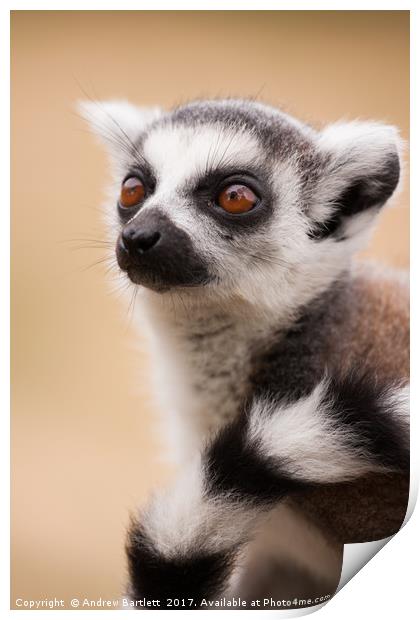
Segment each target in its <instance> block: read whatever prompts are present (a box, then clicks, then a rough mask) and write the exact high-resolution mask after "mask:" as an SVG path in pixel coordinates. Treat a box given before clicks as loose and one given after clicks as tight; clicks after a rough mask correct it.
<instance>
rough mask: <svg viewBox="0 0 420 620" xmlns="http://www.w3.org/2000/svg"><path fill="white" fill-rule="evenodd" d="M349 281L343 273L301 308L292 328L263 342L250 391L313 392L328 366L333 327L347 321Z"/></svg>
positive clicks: (289, 395)
mask: <svg viewBox="0 0 420 620" xmlns="http://www.w3.org/2000/svg"><path fill="white" fill-rule="evenodd" d="M346 281H347V276H346V274H342V276H341V279H340V281H339V282H336V283H333V284H332V285H331V287H330V288H329V290H327V291H326V292H324V293H323V294H322V295H320V296H319V297H318V298H317V299H315V300H313V301H312V302H311V303H310V304H308V306H306V307H303V308H302V309H301V311H300V316H299V318H298V319H297V320H296V322H295V323H294V325H293V326H292V327H291V328H290V329H288V330H287V331H284V330H280V331H278V332H277V333H275V334H273V335H272V336H271V337H270V340H269V341H268V342H266V343H261V345H260V347H259V349H258V350H256V351H255V353H254V356H253V359H252V366H253V371H252V373H251V377H250V385H251V390H250V392H251V394H252V395H253V396H254V397H256V398H260V397H262V398H264V397H266V396H269V397H270V398H275V399H278V400H284V399H287V400H288V401H289V402H292V401H294V400H297V399H299V398H302V397H304V396H307V395H309V394H310V393H311V391H312V390H313V388H314V387H315V385H316V384H317V383H319V382H320V381H321V379H322V377H323V375H324V374H325V372H326V370H327V363H328V343H329V342H331V341H332V339H333V337H334V334H333V333H332V331H331V330H334V333H335V334H339V333H340V330H341V329H342V323H343V322H345V321H346V314H345V308H346V303H345V297H346V286H345V284H346ZM343 298H344V299H343ZM342 309H343V311H341V310H342ZM338 310H339V311H338ZM331 311H333V312H334V317H335V318H334V323H332V321H331ZM331 372H334V369H333V368H331Z"/></svg>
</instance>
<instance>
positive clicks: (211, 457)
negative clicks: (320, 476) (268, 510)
mask: <svg viewBox="0 0 420 620" xmlns="http://www.w3.org/2000/svg"><path fill="white" fill-rule="evenodd" d="M248 415H249V414H248V410H245V411H244V412H243V414H242V415H240V417H239V418H238V419H237V420H235V421H234V422H232V423H231V424H229V425H227V426H226V427H225V428H224V429H223V430H222V431H221V432H220V433H219V434H218V436H217V437H216V439H215V440H213V442H212V443H211V445H210V446H209V447H208V449H207V450H206V452H205V456H204V467H205V473H206V482H207V492H208V494H209V495H210V496H213V495H216V496H217V495H220V494H225V493H229V495H230V497H232V496H233V497H234V498H237V499H240V500H242V501H244V500H246V501H249V502H252V503H255V504H267V505H270V504H271V503H273V502H278V501H279V500H281V499H282V498H283V497H284V496H285V495H288V494H289V493H291V492H293V491H296V490H298V489H301V488H302V487H303V484H302V483H300V482H297V481H294V480H292V479H291V478H290V477H288V476H285V475H283V474H282V468H284V463H283V464H282V461H281V459H276V460H273V459H269V458H267V457H266V456H264V455H263V454H261V453H260V452H259V450H258V445H255V444H253V445H250V444H249V443H248V442H247V441H246V439H247V433H248Z"/></svg>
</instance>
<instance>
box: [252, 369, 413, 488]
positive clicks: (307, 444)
mask: <svg viewBox="0 0 420 620" xmlns="http://www.w3.org/2000/svg"><path fill="white" fill-rule="evenodd" d="M327 388H328V382H327V381H325V380H324V381H323V382H321V383H319V384H318V385H317V386H316V387H315V389H314V390H313V392H312V393H311V394H310V395H309V396H307V397H306V398H302V399H300V400H298V401H297V402H295V403H293V404H290V405H287V404H285V405H284V406H281V405H280V406H279V405H274V404H272V403H269V402H264V401H259V402H257V403H256V405H255V408H254V409H253V412H252V417H251V423H250V433H249V442H250V443H251V444H254V445H257V446H258V448H259V450H260V451H261V454H263V455H264V456H267V457H270V458H274V459H275V458H278V459H281V462H282V463H283V462H284V463H285V465H284V470H285V473H287V474H289V475H290V476H292V477H294V478H297V479H301V480H311V481H312V482H318V483H333V482H344V481H347V480H353V479H355V478H359V477H361V476H363V475H364V474H367V473H368V472H372V471H385V468H384V467H383V466H381V465H378V464H377V463H375V461H374V459H373V457H372V455H370V453H369V450H368V449H367V448H366V447H365V446H363V443H362V442H361V439H360V435H356V434H355V433H354V432H353V431H352V430H351V429H343V427H342V426H341V425H340V424H339V422H338V421H337V420H336V418H335V417H334V410H333V409H332V406H331V405H330V404H328V403H324V402H323V400H324V398H325V394H326V390H327ZM389 398H390V399H394V398H396V395H394V394H391V395H390V396H389ZM398 404H400V400H398ZM400 406H401V408H402V409H404V404H403V402H402V401H401V405H400ZM283 460H284V461H283Z"/></svg>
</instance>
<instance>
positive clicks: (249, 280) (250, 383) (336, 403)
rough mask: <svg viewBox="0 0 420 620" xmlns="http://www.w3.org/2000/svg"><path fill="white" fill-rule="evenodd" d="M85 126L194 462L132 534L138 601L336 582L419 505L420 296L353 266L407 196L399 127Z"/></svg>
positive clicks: (105, 115) (231, 108)
mask: <svg viewBox="0 0 420 620" xmlns="http://www.w3.org/2000/svg"><path fill="white" fill-rule="evenodd" d="M82 113H83V115H84V116H85V117H86V118H87V119H88V120H89V122H90V123H91V125H92V127H93V129H94V130H95V132H96V133H98V134H99V135H100V136H101V137H102V139H103V140H104V141H105V143H106V144H107V146H108V147H109V152H110V155H111V160H112V164H113V173H114V181H115V185H114V187H113V188H112V200H111V201H110V206H109V210H108V215H109V217H110V220H111V226H110V231H111V235H112V238H113V239H115V241H116V256H117V260H118V264H119V267H120V269H121V270H122V271H123V272H124V273H125V274H126V275H127V276H128V278H129V279H130V280H131V281H132V282H133V283H134V284H135V285H138V286H139V287H140V289H141V292H142V295H141V303H140V304H139V307H140V306H141V309H140V313H141V315H142V316H146V317H147V319H148V322H149V325H150V327H151V330H150V331H151V342H152V347H153V349H154V352H155V355H156V361H157V370H158V384H157V385H158V390H159V392H161V395H162V396H164V397H166V401H165V402H166V405H165V406H166V409H167V411H168V418H167V420H166V421H165V426H166V428H167V429H168V435H169V436H170V439H171V440H172V443H173V445H174V448H175V450H177V451H178V452H179V463H180V473H179V476H178V478H177V479H176V481H175V482H174V483H173V484H172V485H171V486H170V487H169V488H168V489H166V490H165V491H160V492H158V493H156V494H155V496H154V497H153V499H152V501H151V502H150V504H149V506H148V507H147V508H146V509H144V510H142V511H141V513H140V514H139V516H138V517H136V518H135V519H133V522H132V524H131V528H130V531H129V536H128V543H127V554H128V564H129V575H130V580H129V593H130V596H131V597H132V599H133V601H137V600H139V601H140V600H142V599H156V598H158V599H160V601H161V606H163V607H164V606H165V601H166V599H167V598H171V597H178V598H183V597H184V598H185V599H191V600H193V604H194V605H195V604H196V603H197V602H198V603H199V602H200V601H201V599H202V597H204V598H207V599H209V598H211V597H217V596H220V595H222V594H226V593H227V594H229V593H230V594H232V593H235V592H236V593H237V592H244V593H245V595H248V596H250V594H251V593H254V594H255V593H257V594H261V593H262V592H264V593H265V595H270V594H271V593H274V592H276V593H277V592H278V591H280V592H282V583H283V582H282V575H283V576H284V575H285V574H287V571H286V572H284V570H283V568H281V566H280V564H281V563H284V562H285V559H284V558H286V564H287V561H288V560H287V558H289V559H290V566H292V560H293V556H294V561H295V564H296V565H297V566H300V567H301V568H302V569H303V568H305V566H306V568H311V567H312V569H313V567H314V566H315V565H316V566H317V574H318V575H319V576H320V577H322V578H324V583H325V579H327V580H328V579H330V584H332V585H336V583H337V581H338V577H339V572H340V569H341V564H340V561H341V555H340V554H341V552H342V548H343V543H346V542H361V541H368V540H375V539H380V538H384V537H386V536H388V535H390V534H391V533H394V532H395V531H397V529H398V528H399V527H400V525H401V523H402V521H403V518H404V514H405V510H406V504H407V494H408V462H409V456H408V404H407V390H408V387H407V386H408V302H407V285H406V281H405V280H404V278H403V277H401V276H398V277H397V276H396V274H391V273H389V272H386V271H381V270H378V269H377V268H373V267H371V266H366V265H363V264H353V263H352V256H353V255H354V254H355V252H356V251H357V250H359V249H360V248H361V247H362V246H363V244H364V243H365V241H366V239H367V237H368V235H369V232H370V231H371V229H372V225H373V222H374V220H375V217H376V215H377V214H378V212H379V211H380V209H381V207H382V206H383V205H384V204H385V203H386V201H387V200H388V199H389V198H390V197H391V195H392V194H393V192H394V190H395V188H396V186H397V184H398V180H399V176H400V156H399V149H400V146H399V145H400V141H399V138H398V134H397V131H396V130H395V129H394V128H393V127H389V126H385V125H382V124H379V123H371V122H350V123H337V124H333V125H330V126H327V127H326V128H325V129H323V130H321V131H317V130H315V129H313V128H311V127H309V126H308V125H306V124H303V123H301V122H299V121H298V120H296V119H294V118H292V117H290V116H289V115H287V114H284V113H282V112H281V111H279V110H277V109H274V108H271V107H269V106H266V105H263V104H260V103H256V102H249V101H243V100H234V99H232V100H214V101H198V102H193V103H189V104H187V105H183V106H181V107H179V108H176V109H175V110H173V111H171V112H163V111H161V110H159V109H140V108H136V107H134V106H132V105H129V104H128V103H124V102H106V103H101V104H95V103H85V104H82ZM296 524H298V526H296ZM304 524H306V526H305V525H304ZM308 524H309V525H308ZM285 538H286V539H288V540H286V543H284V539H285ZM282 540H283V543H282V542H281V541H282ZM276 559H277V560H278V566H277V568H279V566H280V568H281V570H280V569H279V570H278V571H277V573H276V570H275V564H276ZM257 567H258V571H257ZM258 575H260V578H258ZM289 577H290V575H289ZM290 578H291V579H292V585H290V584H289V586H288V587H286V586H284V587H285V588H286V590H287V592H288V593H289V594H290V593H291V594H293V588H295V591H294V594H295V595H297V596H299V595H302V594H303V592H302V591H299V587H300V586H299V585H296V584H302V582H301V580H300V581H296V582H295V585H294V584H293V578H292V577H290ZM276 580H277V582H276ZM258 581H260V583H257V582H258ZM296 588H297V591H296ZM302 588H304V586H302ZM283 592H284V589H283Z"/></svg>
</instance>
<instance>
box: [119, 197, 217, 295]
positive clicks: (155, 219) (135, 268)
mask: <svg viewBox="0 0 420 620" xmlns="http://www.w3.org/2000/svg"><path fill="white" fill-rule="evenodd" d="M116 255H117V260H118V264H119V266H120V268H121V269H122V270H123V271H125V272H127V275H128V277H129V278H130V280H131V281H132V282H134V283H135V284H142V285H143V286H146V287H148V288H151V289H153V290H158V291H163V290H167V289H168V288H171V287H173V286H198V285H201V284H204V283H206V282H208V281H209V280H210V279H211V278H210V276H209V273H208V270H207V265H206V263H205V261H204V260H203V259H202V258H201V257H200V256H199V255H198V254H197V252H196V251H195V249H194V247H193V244H192V241H191V239H190V237H189V236H188V234H187V233H186V232H184V231H183V230H181V229H180V228H178V227H177V226H176V225H175V224H174V223H173V222H172V221H171V220H170V218H169V217H168V216H167V215H166V214H165V213H163V212H162V211H160V210H159V209H151V210H145V211H144V212H140V213H139V214H138V215H137V216H136V217H135V218H134V219H132V220H131V221H130V222H128V223H127V224H126V225H125V226H124V228H123V229H122V231H121V234H120V235H119V237H118V241H117V247H116Z"/></svg>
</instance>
